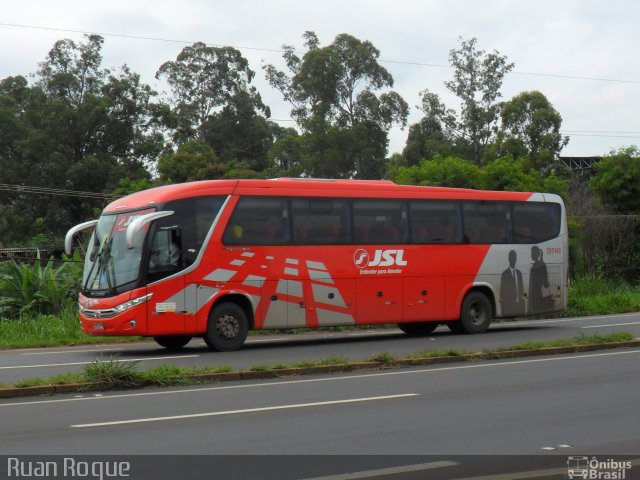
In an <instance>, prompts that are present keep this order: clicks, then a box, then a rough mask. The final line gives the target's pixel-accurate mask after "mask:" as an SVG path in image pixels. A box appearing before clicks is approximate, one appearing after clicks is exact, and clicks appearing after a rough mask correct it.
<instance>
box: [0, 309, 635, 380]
mask: <svg viewBox="0 0 640 480" xmlns="http://www.w3.org/2000/svg"><path fill="white" fill-rule="evenodd" d="M620 331H625V332H630V333H632V334H634V335H635V336H636V337H640V314H639V313H634V314H625V315H609V316H598V317H583V318H567V319H555V320H525V321H517V322H509V323H495V324H494V325H492V327H491V328H490V330H489V331H488V332H486V333H484V334H482V335H454V334H452V333H451V332H450V331H449V329H448V328H446V327H444V326H442V327H439V328H438V329H437V330H436V331H435V332H434V333H433V334H431V335H429V336H427V337H413V338H412V337H408V336H407V335H405V334H404V333H402V332H400V330H397V329H386V330H371V331H356V332H350V333H320V332H309V333H305V334H298V335H289V336H251V337H250V338H249V340H248V341H247V344H246V345H245V346H244V347H243V348H242V349H241V350H239V351H235V352H224V353H221V352H212V351H210V350H208V348H207V347H206V346H205V344H204V342H203V341H202V340H201V339H193V340H192V341H191V342H190V343H189V344H188V345H187V346H186V348H184V349H182V350H181V351H179V352H169V351H167V350H166V349H164V348H161V347H159V346H158V345H157V344H156V343H155V342H151V341H149V342H140V343H133V344H131V343H130V344H105V345H84V346H77V347H58V348H38V349H21V350H3V351H0V382H2V383H4V384H12V383H13V382H15V381H17V380H24V379H29V378H34V377H39V378H48V377H51V376H53V375H57V374H59V373H65V372H72V371H81V370H82V369H83V368H84V366H85V365H87V364H88V363H91V362H92V361H94V360H96V359H101V360H104V361H107V360H110V359H118V360H129V361H131V360H133V361H138V362H140V363H139V368H140V369H147V368H151V367H152V366H155V365H161V364H171V365H178V366H182V367H191V366H215V365H220V364H226V365H231V366H232V367H234V368H236V369H239V368H248V367H250V366H252V365H268V366H271V365H274V364H278V363H285V364H291V363H295V362H299V361H303V360H309V361H313V360H320V359H322V358H326V357H328V356H332V355H340V356H344V357H347V358H349V359H351V360H365V359H367V358H370V357H371V356H373V355H376V354H379V353H382V352H389V353H392V354H394V355H397V356H402V355H406V354H408V353H413V352H419V351H422V350H427V349H428V350H433V349H449V348H454V349H457V350H459V351H482V350H484V349H487V348H495V347H504V346H509V345H515V344H517V343H520V342H523V341H529V340H552V339H558V338H573V337H576V336H580V335H592V334H596V333H600V334H604V333H610V332H620Z"/></svg>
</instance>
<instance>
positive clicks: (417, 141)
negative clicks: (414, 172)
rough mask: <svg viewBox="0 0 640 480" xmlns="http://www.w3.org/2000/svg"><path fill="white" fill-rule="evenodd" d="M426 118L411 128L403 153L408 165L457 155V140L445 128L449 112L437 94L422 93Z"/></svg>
mask: <svg viewBox="0 0 640 480" xmlns="http://www.w3.org/2000/svg"><path fill="white" fill-rule="evenodd" d="M420 96H421V100H422V111H423V113H424V117H422V119H421V120H420V121H419V122H418V123H414V124H413V125H411V127H409V135H408V136H407V143H406V146H405V148H404V150H403V151H402V154H403V156H404V157H405V159H406V162H407V164H408V165H417V164H418V163H420V160H424V159H432V158H434V157H435V156H436V155H440V156H444V157H447V156H449V155H453V154H454V153H457V150H458V149H457V148H456V145H455V138H453V137H452V136H451V134H450V132H449V131H448V130H447V129H446V128H445V125H444V123H445V122H444V119H445V117H446V116H447V115H449V114H450V112H447V109H446V107H445V105H444V104H443V103H442V102H441V101H440V98H439V97H438V95H436V94H435V93H431V92H428V91H424V92H421V94H420Z"/></svg>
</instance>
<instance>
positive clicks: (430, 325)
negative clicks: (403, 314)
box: [398, 322, 438, 337]
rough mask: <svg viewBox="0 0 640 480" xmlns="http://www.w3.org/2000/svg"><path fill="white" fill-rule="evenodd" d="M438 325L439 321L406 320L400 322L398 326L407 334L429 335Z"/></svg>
mask: <svg viewBox="0 0 640 480" xmlns="http://www.w3.org/2000/svg"><path fill="white" fill-rule="evenodd" d="M437 327H438V322H405V323H399V324H398V328H399V329H400V330H402V331H403V332H404V333H406V334H407V335H411V336H416V337H417V336H420V335H429V334H430V333H431V332H433V331H434V330H435V329H436V328H437Z"/></svg>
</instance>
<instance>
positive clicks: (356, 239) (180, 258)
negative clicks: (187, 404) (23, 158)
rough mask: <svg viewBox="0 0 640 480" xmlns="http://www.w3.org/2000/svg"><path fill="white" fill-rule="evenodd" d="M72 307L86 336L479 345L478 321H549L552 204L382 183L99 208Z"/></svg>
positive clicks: (235, 190)
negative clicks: (334, 331)
mask: <svg viewBox="0 0 640 480" xmlns="http://www.w3.org/2000/svg"><path fill="white" fill-rule="evenodd" d="M89 228H93V229H94V231H93V234H92V236H91V239H90V240H89V245H88V248H87V255H86V259H85V266H84V274H83V279H82V287H81V294H80V298H79V306H80V319H81V323H82V328H83V330H84V331H85V332H86V333H87V334H89V335H135V336H151V337H153V338H154V339H155V340H156V341H157V343H159V344H160V345H162V346H164V347H167V348H180V347H182V346H184V345H186V344H187V342H189V341H190V340H191V338H193V337H202V338H203V339H204V341H205V342H206V343H207V345H209V347H211V348H212V349H215V350H221V351H226V350H234V349H237V348H239V347H240V346H241V345H242V344H243V342H244V340H245V338H246V336H247V332H248V331H249V330H251V329H256V330H259V329H275V328H302V327H307V328H316V327H323V326H337V325H372V324H382V323H397V324H398V326H399V327H400V329H402V330H403V331H404V332H406V333H407V334H414V335H419V334H427V333H430V332H432V331H433V330H434V329H435V328H436V327H437V326H438V325H439V324H446V325H448V326H449V328H450V329H451V330H452V331H453V332H456V333H481V332H484V331H485V330H487V328H488V327H489V325H490V323H491V320H492V318H494V317H519V316H525V315H538V314H541V313H546V312H551V311H557V310H561V309H563V308H565V307H566V303H567V281H568V262H567V257H568V239H567V222H566V215H565V208H564V204H563V202H562V200H561V198H560V197H558V196H557V195H550V194H543V193H522V192H490V191H478V190H466V189H453V188H441V187H418V186H407V185H396V184H395V183H393V182H390V181H358V180H316V179H274V180H211V181H201V182H192V183H184V184H178V185H170V186H163V187H158V188H152V189H149V190H146V191H142V192H138V193H134V194H132V195H129V196H127V197H124V198H121V199H119V200H116V201H114V202H113V203H111V204H110V205H108V206H107V207H106V208H105V209H104V211H103V213H102V215H101V216H100V218H99V220H94V221H91V222H86V223H83V224H80V225H77V226H76V227H74V228H72V229H71V230H69V232H68V233H67V236H66V239H65V249H66V250H67V252H70V251H71V249H72V243H73V239H74V236H75V235H76V234H77V233H78V232H79V231H81V230H86V229H89Z"/></svg>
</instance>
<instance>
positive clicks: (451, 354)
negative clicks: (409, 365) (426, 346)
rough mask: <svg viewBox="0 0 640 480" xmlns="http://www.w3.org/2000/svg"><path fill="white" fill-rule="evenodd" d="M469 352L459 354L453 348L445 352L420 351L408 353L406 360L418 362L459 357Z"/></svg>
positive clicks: (459, 352)
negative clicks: (425, 359)
mask: <svg viewBox="0 0 640 480" xmlns="http://www.w3.org/2000/svg"><path fill="white" fill-rule="evenodd" d="M467 353H469V352H461V351H460V350H455V349H453V348H450V349H447V350H422V351H421V352H415V353H410V354H409V355H407V358H409V359H412V360H420V359H423V358H437V357H460V356H462V355H465V354H467Z"/></svg>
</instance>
